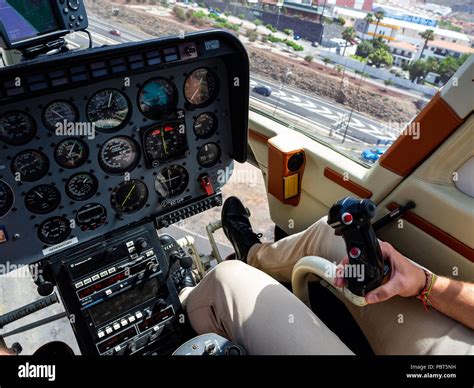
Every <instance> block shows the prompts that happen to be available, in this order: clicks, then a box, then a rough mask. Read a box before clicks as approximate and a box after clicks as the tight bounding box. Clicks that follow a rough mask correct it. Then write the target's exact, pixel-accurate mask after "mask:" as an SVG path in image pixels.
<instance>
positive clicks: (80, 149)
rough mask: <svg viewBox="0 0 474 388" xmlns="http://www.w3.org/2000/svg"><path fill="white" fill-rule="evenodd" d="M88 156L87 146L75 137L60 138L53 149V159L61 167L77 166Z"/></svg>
mask: <svg viewBox="0 0 474 388" xmlns="http://www.w3.org/2000/svg"><path fill="white" fill-rule="evenodd" d="M88 157H89V147H88V146H87V144H86V143H85V142H84V141H83V140H81V139H77V138H73V137H71V138H68V139H64V140H61V141H60V142H59V143H58V145H57V146H56V148H55V149H54V159H55V160H56V162H57V163H58V164H59V165H60V166H61V167H63V168H69V169H71V168H78V167H80V166H82V165H83V164H84V163H85V162H86V161H87V158H88Z"/></svg>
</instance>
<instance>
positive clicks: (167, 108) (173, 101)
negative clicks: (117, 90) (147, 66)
mask: <svg viewBox="0 0 474 388" xmlns="http://www.w3.org/2000/svg"><path fill="white" fill-rule="evenodd" d="M156 82H160V83H161V85H162V87H163V88H164V89H165V90H166V87H168V88H169V89H171V93H168V92H169V91H170V90H166V91H167V97H168V98H170V101H169V102H168V103H167V104H166V105H164V106H163V107H160V106H159V105H156V106H152V107H149V108H148V109H145V106H148V105H147V104H145V103H144V102H143V97H144V93H145V89H146V88H147V87H148V86H149V85H150V84H152V83H156ZM177 103H178V89H177V87H176V85H175V84H174V83H173V81H171V80H170V79H168V78H165V77H154V78H150V79H149V80H147V81H145V83H144V84H143V85H142V86H141V87H140V90H139V91H138V94H137V106H138V109H139V110H140V112H141V113H142V114H143V116H145V117H146V118H148V119H150V120H158V119H160V118H161V117H162V116H163V115H164V114H166V113H170V112H172V111H174V110H175V109H176V105H177Z"/></svg>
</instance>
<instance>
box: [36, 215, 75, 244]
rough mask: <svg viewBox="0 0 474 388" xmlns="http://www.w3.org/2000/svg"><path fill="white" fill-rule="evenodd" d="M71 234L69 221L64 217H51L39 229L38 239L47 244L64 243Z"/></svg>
mask: <svg viewBox="0 0 474 388" xmlns="http://www.w3.org/2000/svg"><path fill="white" fill-rule="evenodd" d="M70 234H71V226H70V223H69V220H68V219H66V218H64V217H51V218H48V219H47V220H46V221H43V222H42V223H41V224H40V226H39V227H38V238H39V239H40V240H41V241H42V242H43V243H45V244H48V245H56V244H59V243H62V242H63V241H64V240H66V239H67V238H68V237H69V235H70Z"/></svg>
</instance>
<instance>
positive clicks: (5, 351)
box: [0, 347, 16, 357]
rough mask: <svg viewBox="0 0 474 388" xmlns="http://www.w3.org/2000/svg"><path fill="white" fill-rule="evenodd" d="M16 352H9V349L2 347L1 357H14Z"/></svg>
mask: <svg viewBox="0 0 474 388" xmlns="http://www.w3.org/2000/svg"><path fill="white" fill-rule="evenodd" d="M14 355H16V354H15V352H13V351H11V350H8V349H7V348H2V347H0V357H1V356H14Z"/></svg>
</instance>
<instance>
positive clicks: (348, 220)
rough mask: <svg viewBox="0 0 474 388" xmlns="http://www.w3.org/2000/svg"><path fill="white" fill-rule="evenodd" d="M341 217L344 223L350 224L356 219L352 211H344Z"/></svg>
mask: <svg viewBox="0 0 474 388" xmlns="http://www.w3.org/2000/svg"><path fill="white" fill-rule="evenodd" d="M341 218H342V223H343V224H344V225H350V224H352V221H353V220H354V218H353V217H352V214H351V213H343V214H342V216H341Z"/></svg>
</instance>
